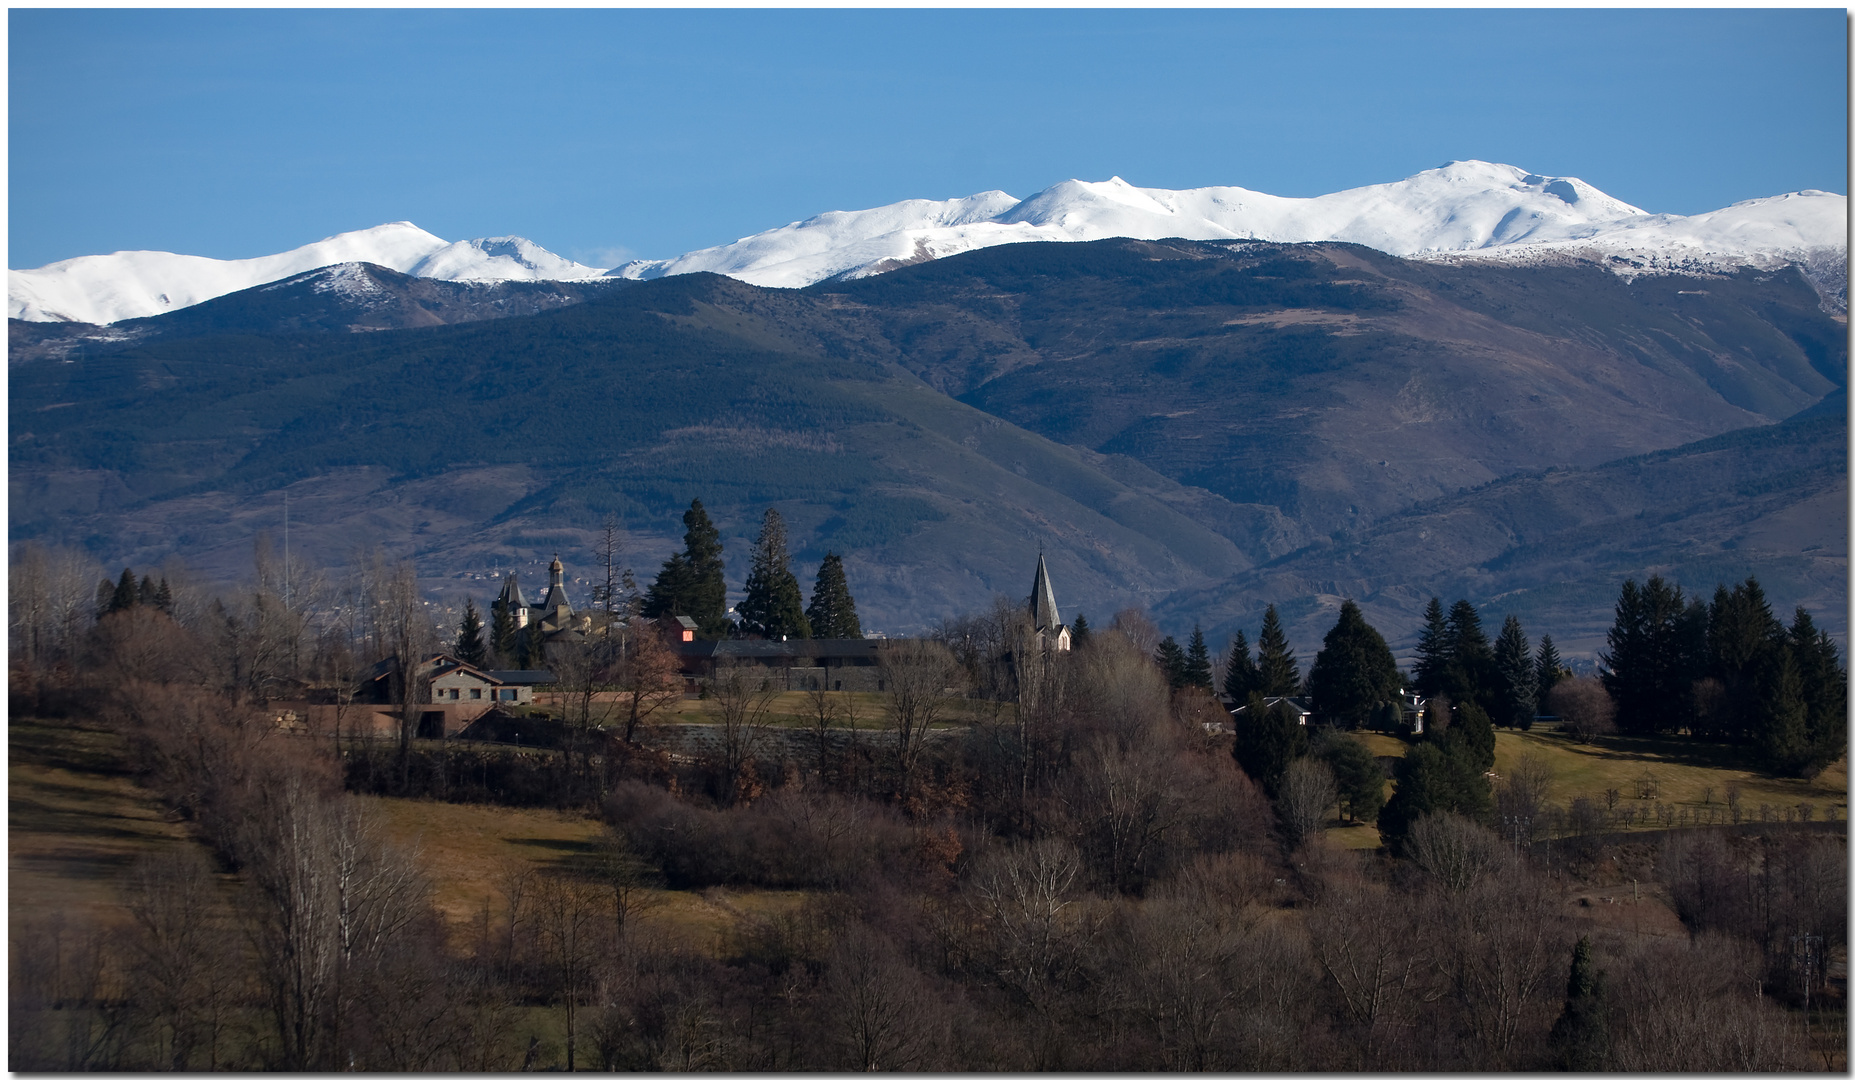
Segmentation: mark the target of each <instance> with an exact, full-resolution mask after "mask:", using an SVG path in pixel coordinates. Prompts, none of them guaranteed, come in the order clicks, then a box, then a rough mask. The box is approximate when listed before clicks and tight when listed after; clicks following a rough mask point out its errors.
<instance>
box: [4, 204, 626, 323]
mask: <svg viewBox="0 0 1855 1080" xmlns="http://www.w3.org/2000/svg"><path fill="white" fill-rule="evenodd" d="M342 263H373V264H375V265H377V266H384V267H387V268H388V269H391V270H398V271H399V272H400V273H403V274H413V275H415V276H417V277H429V278H438V279H441V280H446V281H508V280H522V281H540V280H577V279H582V278H593V277H598V276H599V275H600V274H602V273H604V271H603V270H601V269H598V268H596V267H590V266H581V265H580V264H578V263H576V262H572V261H569V260H567V259H563V258H561V257H560V256H558V255H555V254H554V253H553V252H551V251H548V250H547V249H546V248H543V247H541V246H540V245H538V244H535V243H533V242H531V241H528V240H524V239H522V238H521V237H519V236H501V237H496V238H493V239H488V240H466V241H461V242H458V243H449V242H447V241H445V240H444V239H442V238H441V237H437V236H433V235H432V234H431V233H428V232H426V231H425V230H424V229H421V228H419V227H418V226H417V225H414V224H413V223H412V222H410V221H395V222H390V223H388V224H385V225H376V226H374V227H373V228H371V229H359V230H356V231H354V232H345V233H340V234H338V235H335V236H330V237H326V238H324V239H322V240H318V241H316V242H315V243H313V244H305V245H304V246H302V247H300V248H295V249H293V250H290V251H286V252H282V253H281V254H277V255H265V256H261V257H259V258H256V259H209V258H206V257H204V256H200V255H176V254H174V253H172V252H167V251H118V252H115V253H114V254H110V255H85V256H81V257H79V258H76V259H66V260H64V261H62V262H55V263H52V264H50V265H49V266H42V267H39V268H38V269H36V270H11V271H8V273H7V279H8V280H7V317H8V318H13V319H24V320H26V321H29V322H84V323H113V322H120V321H122V320H123V319H138V318H143V317H146V316H149V315H160V314H163V313H164V312H169V311H177V310H179V309H181V308H185V307H191V306H193V305H194V304H198V303H203V302H205V301H207V300H211V299H213V298H214V297H217V296H224V295H225V294H227V293H233V292H237V291H239V290H240V289H249V288H252V287H254V286H257V285H265V284H268V283H270V282H273V281H280V280H282V279H284V278H288V277H293V276H295V275H297V274H301V273H304V272H305V271H309V270H315V269H319V268H321V267H325V266H334V265H337V264H342Z"/></svg>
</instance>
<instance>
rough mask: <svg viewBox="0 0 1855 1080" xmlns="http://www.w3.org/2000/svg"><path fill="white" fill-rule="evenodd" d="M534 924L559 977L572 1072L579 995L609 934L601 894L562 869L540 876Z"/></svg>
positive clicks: (536, 886) (587, 983) (589, 978)
mask: <svg viewBox="0 0 1855 1080" xmlns="http://www.w3.org/2000/svg"><path fill="white" fill-rule="evenodd" d="M534 905H535V927H536V930H537V931H538V933H539V937H540V940H541V947H542V951H543V952H544V953H545V955H546V957H547V961H548V965H549V967H550V968H551V969H552V970H553V973H554V976H555V978H557V979H558V980H559V983H560V1000H561V1007H562V1010H563V1012H564V1014H565V1020H566V1028H567V1071H568V1072H572V1071H573V1068H574V1062H575V1054H576V1050H577V1040H578V1035H579V1028H578V1020H579V1006H580V999H581V998H582V997H584V996H585V994H586V992H587V991H588V990H589V989H590V983H591V974H592V967H593V962H594V959H595V958H596V957H597V956H598V955H599V951H600V946H601V944H602V943H604V942H605V941H606V940H607V938H606V936H605V935H604V934H602V933H600V922H601V920H600V918H599V909H600V907H601V906H602V905H601V903H600V900H599V897H598V896H597V894H596V893H595V892H594V890H593V889H592V888H591V887H590V886H588V885H587V884H585V883H583V882H580V881H576V880H574V879H573V878H569V877H566V876H565V875H561V874H543V875H540V876H539V877H537V879H536V881H535V888H534Z"/></svg>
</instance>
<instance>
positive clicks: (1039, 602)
mask: <svg viewBox="0 0 1855 1080" xmlns="http://www.w3.org/2000/svg"><path fill="white" fill-rule="evenodd" d="M1030 609H1031V626H1032V628H1033V629H1036V630H1039V631H1047V630H1055V629H1056V628H1058V627H1060V626H1062V625H1063V620H1062V619H1061V618H1060V617H1059V616H1058V615H1057V613H1056V593H1055V591H1053V590H1052V589H1051V588H1050V569H1049V567H1048V566H1046V565H1044V561H1043V551H1042V549H1041V547H1039V550H1038V552H1037V579H1036V580H1035V581H1033V582H1032V583H1031V603H1030Z"/></svg>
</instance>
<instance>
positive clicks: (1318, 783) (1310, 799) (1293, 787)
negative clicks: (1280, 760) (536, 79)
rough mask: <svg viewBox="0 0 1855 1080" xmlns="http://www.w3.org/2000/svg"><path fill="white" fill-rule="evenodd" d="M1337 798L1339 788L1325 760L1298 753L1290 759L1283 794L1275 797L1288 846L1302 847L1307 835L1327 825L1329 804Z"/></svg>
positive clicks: (1283, 778) (1283, 775) (1283, 776)
mask: <svg viewBox="0 0 1855 1080" xmlns="http://www.w3.org/2000/svg"><path fill="white" fill-rule="evenodd" d="M1338 798H1339V788H1338V786H1337V785H1335V783H1334V780H1333V770H1332V769H1330V768H1328V767H1327V763H1326V762H1324V761H1319V760H1316V759H1315V758H1312V757H1298V758H1296V759H1295V760H1293V761H1291V762H1289V763H1288V769H1287V770H1286V771H1285V772H1284V773H1283V774H1282V791H1281V797H1280V798H1278V799H1277V800H1276V813H1277V814H1278V815H1279V816H1280V817H1281V819H1282V830H1283V832H1284V833H1285V835H1286V838H1287V840H1288V843H1289V846H1290V847H1300V846H1301V845H1302V843H1303V842H1304V841H1306V840H1307V838H1308V837H1310V836H1313V835H1314V834H1315V833H1317V832H1319V831H1321V829H1322V828H1324V827H1325V825H1326V821H1327V810H1328V808H1329V807H1331V806H1332V805H1333V803H1334V801H1335V800H1336V799H1338Z"/></svg>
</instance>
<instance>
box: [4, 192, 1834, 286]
mask: <svg viewBox="0 0 1855 1080" xmlns="http://www.w3.org/2000/svg"><path fill="white" fill-rule="evenodd" d="M1847 233H1848V198H1847V196H1845V195H1835V194H1830V193H1827V192H1821V191H1799V192H1792V193H1790V194H1787V195H1779V196H1775V197H1772V198H1766V199H1754V200H1751V201H1748V202H1741V203H1736V204H1734V205H1732V206H1729V207H1726V208H1725V209H1722V210H1716V211H1713V212H1712V213H1707V214H1697V215H1694V216H1693V217H1681V216H1679V215H1673V214H1651V213H1649V212H1647V211H1645V210H1642V209H1640V208H1638V207H1635V206H1631V205H1629V204H1628V203H1625V202H1622V201H1621V200H1618V199H1613V198H1611V197H1610V196H1608V195H1606V194H1604V193H1603V192H1602V191H1599V190H1597V189H1596V188H1594V187H1592V186H1591V185H1589V184H1587V183H1585V182H1584V181H1582V180H1579V179H1576V178H1573V177H1557V176H1540V175H1537V174H1534V173H1530V172H1527V171H1526V170H1524V169H1519V168H1515V167H1514V166H1511V165H1497V164H1491V163H1488V162H1485V161H1457V162H1451V163H1449V164H1447V165H1444V166H1442V167H1440V168H1436V169H1429V170H1426V171H1424V172H1420V173H1418V174H1417V175H1415V176H1411V177H1408V178H1406V179H1404V180H1399V181H1397V182H1395V183H1390V184H1375V185H1371V186H1368V187H1360V188H1352V189H1350V190H1347V191H1339V192H1334V193H1333V194H1330V195H1321V196H1318V197H1315V198H1284V197H1281V196H1276V195H1268V194H1264V193H1262V192H1258V191H1250V190H1248V189H1246V188H1239V187H1210V188H1194V189H1191V190H1187V191H1170V190H1166V189H1163V188H1140V187H1135V186H1133V185H1132V184H1129V183H1128V182H1127V181H1125V180H1122V179H1121V178H1120V177H1114V178H1111V179H1109V180H1105V181H1100V182H1087V181H1082V180H1065V181H1063V182H1062V183H1060V184H1056V185H1054V186H1052V187H1049V188H1046V189H1044V190H1043V191H1040V192H1038V193H1037V194H1035V195H1032V196H1031V197H1030V198H1028V199H1023V200H1019V199H1017V198H1014V197H1013V196H1011V195H1007V194H1006V193H1004V192H1002V191H987V192H982V193H980V194H978V195H972V196H969V197H967V198H963V199H948V200H944V201H932V200H926V199H911V200H908V201H905V202H899V203H894V204H891V205H889V206H880V207H876V208H875V209H871V210H855V211H832V212H830V213H825V214H820V215H818V216H817V217H813V218H808V219H806V220H804V221H796V222H793V223H792V224H789V225H785V226H782V227H780V228H777V229H770V230H768V231H766V232H762V233H757V234H755V235H753V236H749V237H745V238H743V239H741V240H736V241H735V242H734V243H731V244H723V245H720V246H717V247H711V248H703V249H702V250H700V251H692V252H689V253H687V254H684V255H681V256H678V257H676V258H674V259H664V260H640V261H635V262H630V263H626V264H625V265H623V266H620V267H617V268H614V269H612V270H601V269H598V268H595V267H589V266H582V265H580V264H579V263H575V262H571V261H569V260H567V259H564V258H561V257H560V256H558V255H555V254H553V253H552V252H549V251H547V250H546V249H544V248H541V247H540V246H538V245H536V244H534V243H532V242H530V241H528V240H524V239H522V238H520V237H497V238H493V239H486V240H465V241H460V242H457V243H447V242H445V241H444V240H441V239H439V238H438V237H436V236H433V235H432V234H431V233H428V232H426V231H424V230H423V229H420V228H418V227H417V226H415V225H413V224H412V223H410V222H404V221H401V222H396V223H393V224H391V225H381V226H379V227H377V228H373V229H365V230H362V231H360V232H352V233H343V234H341V235H339V236H333V237H330V238H328V239H326V240H322V241H319V242H317V243H314V244H309V245H307V246H305V247H301V248H297V249H296V250H294V251H288V252H284V253H283V254H281V255H270V256H266V257H263V258H258V259H242V260H234V261H221V260H216V259H206V258H201V257H198V256H189V255H173V254H169V253H167V252H154V251H131V252H117V253H116V254H114V255H93V256H85V257H83V258H78V259H68V260H65V261H63V262H58V263H53V264H51V265H49V266H45V267H41V268H39V269H36V270H13V271H10V272H9V284H8V295H7V313H8V315H9V316H11V317H12V318H16V319H26V320H31V321H41V322H52V321H59V320H74V321H80V322H91V323H109V322H115V321H118V320H121V319H127V318H135V317H140V316H146V315H154V314H159V313H161V312H163V311H172V310H175V309H177V308H182V307H186V306H188V305H190V304H197V303H199V302H201V301H203V300H208V299H211V298H213V297H215V296H221V295H224V294H225V293H228V292H232V291H235V290H238V289H244V288H250V287H252V286H254V285H261V284H264V283H267V282H271V281H276V280H279V279H282V278H285V277H289V276H290V275H293V274H298V273H302V272H303V271H306V270H312V269H315V268H317V267H321V266H326V265H329V264H332V263H338V262H356V261H360V262H372V263H377V264H379V265H382V266H386V267H390V268H392V269H394V270H399V271H401V272H404V273H409V274H413V275H415V276H420V277H431V278H441V279H445V280H452V281H484V280H581V279H586V278H592V277H597V276H601V275H610V276H613V277H622V278H632V279H647V278H657V277H664V276H666V275H671V274H686V273H692V272H696V271H704V270H706V271H711V272H714V273H718V274H725V275H727V276H729V277H734V278H739V279H741V280H743V281H746V282H749V283H752V284H755V285H762V286H776V287H784V288H797V287H800V286H805V285H810V284H812V283H814V282H818V281H824V280H828V279H832V278H857V277H864V276H868V275H870V274H879V273H882V272H884V271H887V270H892V269H895V268H896V267H899V266H907V265H910V264H912V263H918V262H924V261H927V260H930V259H939V258H944V257H946V256H948V255H956V254H959V253H960V252H963V251H972V250H975V249H977V248H983V247H991V246H994V245H997V244H1012V243H1022V242H1026V241H1035V240H1048V241H1082V240H1100V239H1105V238H1108V237H1129V238H1133V239H1144V240H1159V239H1165V238H1167V237H1179V238H1181V239H1187V240H1238V239H1255V240H1268V241H1276V242H1282V243H1303V242H1310V241H1327V240H1338V241H1346V242H1349V243H1356V244H1363V245H1366V246H1368V247H1373V248H1377V249H1379V250H1381V251H1385V252H1388V253H1390V254H1393V255H1400V256H1405V257H1410V258H1427V259H1469V258H1473V259H1492V260H1499V261H1504V262H1538V261H1564V260H1596V261H1599V262H1602V263H1604V264H1605V265H1608V266H1610V267H1612V268H1613V269H1615V270H1616V271H1617V272H1619V273H1623V274H1636V273H1655V272H1659V271H1668V270H1684V271H1695V270H1709V269H1730V268H1734V267H1739V266H1747V265H1750V266H1758V267H1764V268H1769V267H1771V266H1775V265H1781V264H1784V263H1788V262H1797V263H1801V264H1803V265H1804V266H1805V267H1806V268H1807V270H1808V272H1810V274H1811V276H1812V280H1814V281H1816V282H1817V283H1818V287H1819V288H1820V289H1823V290H1824V291H1826V292H1828V293H1830V294H1832V295H1834V294H1837V293H1840V292H1842V291H1843V290H1845V289H1846V282H1847Z"/></svg>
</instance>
